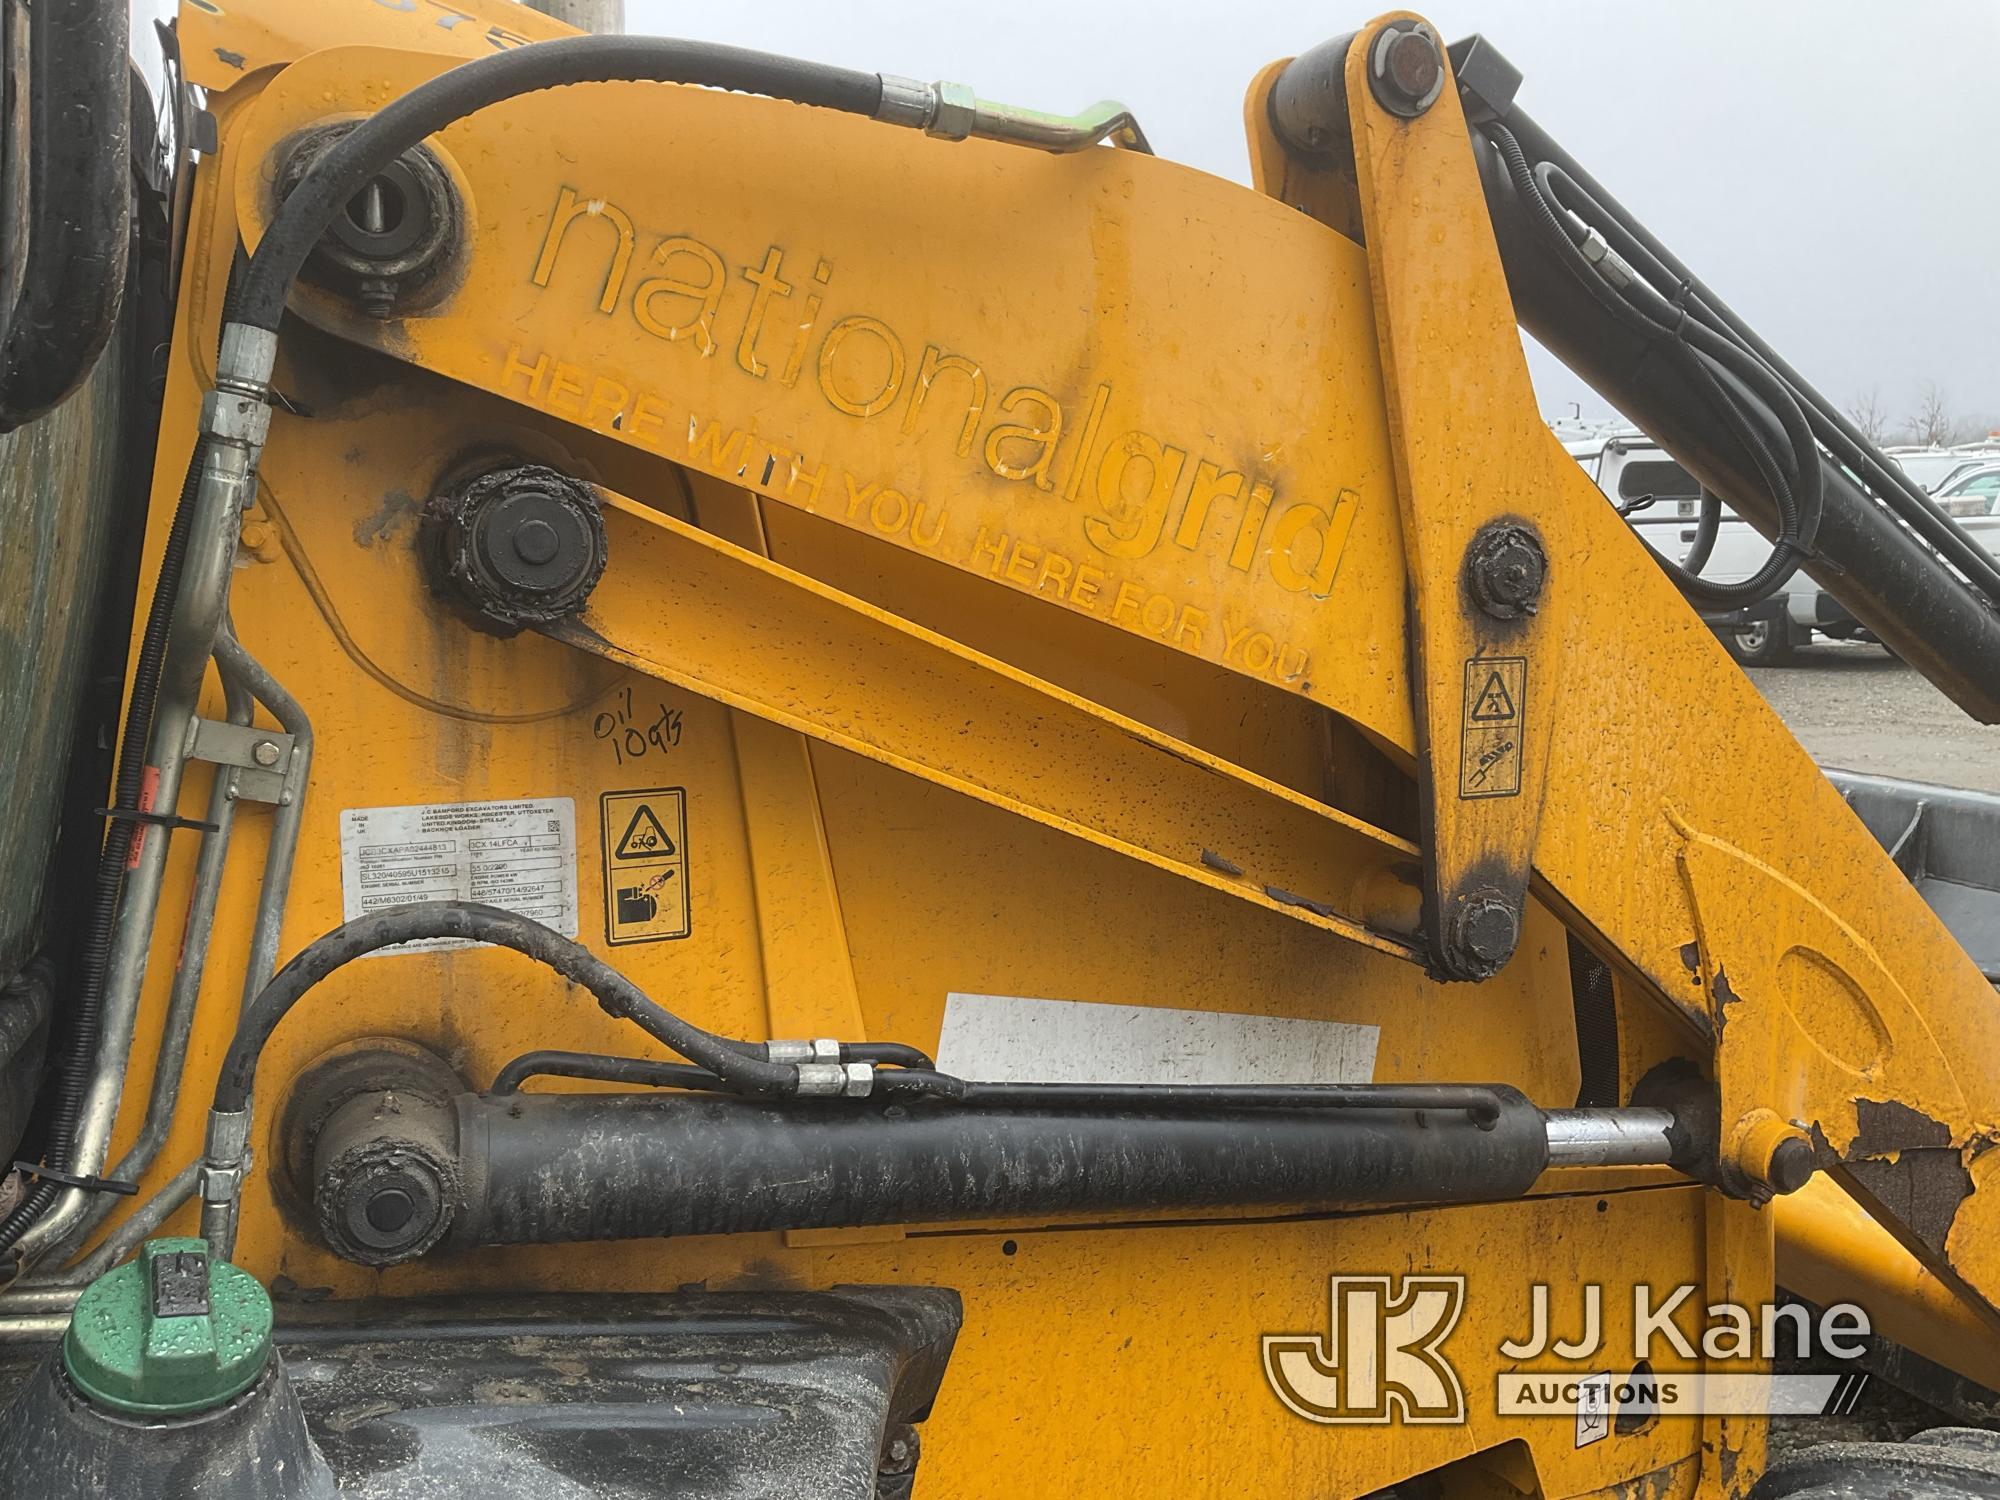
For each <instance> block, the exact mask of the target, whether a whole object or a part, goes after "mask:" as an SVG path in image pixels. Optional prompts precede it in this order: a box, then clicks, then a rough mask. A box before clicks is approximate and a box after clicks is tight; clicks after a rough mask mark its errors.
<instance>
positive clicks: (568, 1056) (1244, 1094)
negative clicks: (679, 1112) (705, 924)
mask: <svg viewBox="0 0 2000 1500" xmlns="http://www.w3.org/2000/svg"><path fill="white" fill-rule="evenodd" d="M841 1051H842V1052H843V1053H847V1052H854V1051H875V1052H894V1053H900V1054H910V1055H913V1056H916V1057H923V1056H924V1054H923V1053H921V1052H919V1051H918V1050H917V1049H916V1048H915V1047H906V1046H904V1045H903V1044H902V1043H900V1042H859V1043H853V1044H850V1045H849V1046H845V1047H842V1048H841ZM853 1060H854V1061H864V1060H865V1059H860V1058H856V1059H853ZM542 1077H550V1078H582V1079H587V1080H589V1081H591V1082H593V1083H629V1084H634V1085H637V1086H639V1087H643V1088H667V1089H690V1090H698V1091H701V1092H705V1093H715V1092H718V1091H722V1092H730V1090H728V1089H727V1088H726V1086H725V1085H724V1084H723V1081H722V1080H721V1079H719V1078H717V1077H716V1076H715V1075H714V1074H713V1073H710V1072H709V1071H707V1070H706V1069H704V1068H694V1067H689V1066H688V1065H687V1064H686V1063H670V1062H655V1061H653V1060H652V1059H650V1058H640V1057H612V1056H608V1055H606V1054H604V1053H601V1052H562V1051H554V1050H548V1051H540V1052H524V1053H522V1054H521V1056H519V1057H517V1058H515V1059H514V1060H513V1061H512V1062H510V1063H508V1064H507V1066H506V1067H504V1068H502V1069H501V1070H500V1071H499V1072H498V1073H497V1074H495V1075H494V1078H493V1086H492V1087H491V1088H490V1089H488V1090H487V1092H488V1093H489V1094H512V1093H517V1092H519V1090H520V1087H521V1085H522V1084H523V1083H525V1082H526V1081H527V1080H528V1079H530V1078H542ZM875 1094H876V1095H877V1096H879V1097H883V1098H897V1097H900V1098H909V1097H912V1096H921V1097H924V1098H927V1099H933V1100H939V1101H949V1102H951V1103H954V1104H965V1105H980V1106H984V1107H989V1108H995V1109H1035V1110H1057V1111H1060V1110H1107V1109H1110V1110H1118V1109H1143V1110H1154V1111H1162V1112H1167V1113H1172V1112H1175V1111H1180V1110H1196V1111H1210V1110H1266V1109H1281V1110H1299V1109H1303V1110H1366V1109H1390V1110H1432V1111H1453V1112H1462V1113H1464V1114H1467V1115H1469V1116H1471V1118H1472V1120H1473V1123H1475V1124H1477V1125H1479V1126H1480V1127H1481V1128H1486V1127H1488V1126H1491V1125H1492V1124H1493V1123H1494V1122H1495V1121H1497V1120H1498V1119H1499V1118H1500V1110H1501V1105H1502V1102H1503V1097H1504V1096H1503V1094H1502V1092H1501V1091H1500V1090H1499V1089H1497V1088H1493V1087H1488V1086H1485V1085H1481V1084H1456V1083H1438V1084H1429V1083H1417V1084H1393V1083H1389V1084H1374V1083H1367V1084H1343V1083H1333V1084H1313V1083H1279V1084H1261V1083H1249V1084H1173V1083H975V1082H970V1081H968V1080H966V1079H962V1078H954V1077H952V1076H951V1075H950V1074H948V1073H940V1072H937V1071H936V1070H935V1069H934V1068H930V1067H928V1066H926V1067H923V1068H898V1069H891V1070H889V1071H887V1072H884V1073H878V1074H877V1075H876V1077H875Z"/></svg>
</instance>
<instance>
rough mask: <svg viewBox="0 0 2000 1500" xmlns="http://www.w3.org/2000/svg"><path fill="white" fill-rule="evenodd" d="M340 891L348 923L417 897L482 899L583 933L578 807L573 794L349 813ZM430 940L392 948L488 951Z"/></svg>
mask: <svg viewBox="0 0 2000 1500" xmlns="http://www.w3.org/2000/svg"><path fill="white" fill-rule="evenodd" d="M340 893H341V903H342V907H343V910H344V913H345V916H346V919H347V920H348V921H350V922H351V921H353V920H354V919H355V918H356V917H365V916H368V915H370V914H372V913H374V912H378V911H386V910H387V909H388V908H390V907H393V906H407V905H409V904H410V903H412V902H415V901H478V902H481V903H483V904H484V905H487V906H498V907H501V908H502V909H504V910H506V911H511V912H518V913H519V914H520V915H522V916H524V917H532V918H533V919H534V920H535V921H537V922H540V923H541V924H542V925H543V926H545V927H552V928H554V929H555V930H556V931H557V932H560V933H561V934H562V935H563V936H564V937H572V938H573V937H575V936H576V932H577V899H576V803H575V802H574V801H572V800H571V799H570V798H568V797H526V798H522V799H520V800H518V801H509V802H431V803H420V804H418V805H416V806H412V807H350V808H346V809H344V810H343V811H342V812H341V814H340ZM485 946H486V945H485V944H483V943H469V942H466V941H464V940H463V939H460V938H429V939H426V940H424V941H422V942H416V943H402V944H398V945H397V946H396V947H394V948H383V949H381V950H379V951H380V952H382V953H419V952H427V951H438V950H444V949H450V948H480V947H485Z"/></svg>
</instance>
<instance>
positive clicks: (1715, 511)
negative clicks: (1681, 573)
mask: <svg viewBox="0 0 2000 1500" xmlns="http://www.w3.org/2000/svg"><path fill="white" fill-rule="evenodd" d="M1721 532H1722V497H1721V496H1720V495H1718V494H1716V493H1715V491H1714V490H1712V489H1710V488H1709V487H1708V486H1707V485H1703V486H1702V487H1701V512H1700V514H1699V516H1697V518H1696V520H1695V523H1694V543H1693V545H1691V546H1690V547H1689V548H1688V549H1687V556H1685V557H1683V558H1682V559H1681V567H1682V568H1683V569H1684V570H1685V571H1686V572H1688V573H1691V574H1695V575H1696V576H1699V575H1700V573H1701V570H1702V569H1703V568H1705V567H1707V566H1708V559H1709V557H1710V556H1711V555H1712V554H1713V553H1714V551H1715V539H1716V537H1717V536H1719V535H1721Z"/></svg>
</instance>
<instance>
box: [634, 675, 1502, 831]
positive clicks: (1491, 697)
mask: <svg viewBox="0 0 2000 1500" xmlns="http://www.w3.org/2000/svg"><path fill="white" fill-rule="evenodd" d="M1513 717H1514V695H1513V694H1512V693H1510V692H1508V691H1507V684H1506V682H1505V681H1504V680H1502V678H1501V676H1500V674H1499V673H1498V672H1488V673H1487V674H1486V686H1485V687H1483V688H1481V689H1480V690H1479V698H1478V700H1477V701H1476V702H1475V703H1474V704H1473V705H1472V722H1473V723H1475V724H1493V723H1505V722H1507V721H1508V720H1510V719H1512V718H1513ZM640 811H641V812H643V811H645V809H644V808H641V809H640Z"/></svg>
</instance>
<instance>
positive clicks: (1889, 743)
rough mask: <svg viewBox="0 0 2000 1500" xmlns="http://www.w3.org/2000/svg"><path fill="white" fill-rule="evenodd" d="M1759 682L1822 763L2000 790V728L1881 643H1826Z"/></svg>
mask: <svg viewBox="0 0 2000 1500" xmlns="http://www.w3.org/2000/svg"><path fill="white" fill-rule="evenodd" d="M1750 678H1751V680H1752V681H1753V682H1755V683H1756V684H1757V686H1758V687H1759V688H1760V689H1762V690H1763V693H1764V696H1765V697H1766V698H1768V699H1769V700H1770V703H1771V706H1772V707H1773V708H1775V709H1777V711H1778V713H1779V714H1780V715H1781V716H1782V717H1783V719H1784V721H1785V722H1786V723H1787V724H1789V725H1790V726H1791V729H1792V733H1793V734H1796V735H1797V736H1798V737H1799V740H1800V742H1801V743H1802V744H1803V745H1804V746H1805V747H1806V749H1807V750H1809V751H1810V752H1811V753H1812V756H1813V759H1815V760H1817V761H1818V762H1820V764H1821V765H1826V766H1835V767H1838V768H1840V769H1842V770H1846V771H1872V772H1875V773H1876V774H1878V775H1882V776H1903V777H1907V778H1909V779H1910V780H1912V781H1935V782H1939V783H1942V784H1944V785H1946V786H1963V787H1975V788H1977V789H1979V790H1981V791H1987V792H2000V726H1988V725H1985V724H1977V723H1974V722H1973V721H1972V720H1971V719H1969V718H1967V717H1966V715H1965V714H1964V713H1963V712H1961V711H1960V710H1959V709H1958V708H1957V707H1956V706H1955V705H1954V704H1953V703H1952V702H1951V700H1950V699H1948V698H1946V697H1945V696H1944V695H1943V694H1942V693H1940V692H1939V691H1938V690H1937V689H1936V688H1934V687H1932V686H1931V685H1930V684H1929V683H1928V682H1926V681H1924V679H1923V678H1922V677H1920V676H1918V675H1917V674H1916V673H1915V672H1913V671H1911V670H1910V669H1909V668H1908V667H1906V666H1904V665H1903V664H1902V663H1901V662H1899V661H1897V660H1896V659H1895V658H1894V657H1893V656H1891V655H1889V654H1888V652H1886V651H1884V650H1883V649H1882V648H1881V647H1880V646H1865V645H1856V644H1850V643H1845V642H1840V641H1822V642H1819V643H1817V644H1815V645H1812V646H1807V647H1805V648H1803V649H1802V650H1801V651H1800V652H1799V653H1798V657H1797V659H1796V662H1795V664H1794V665H1791V666H1786V667H1759V668H1756V669H1754V670H1753V671H1752V672H1751V673H1750Z"/></svg>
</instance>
